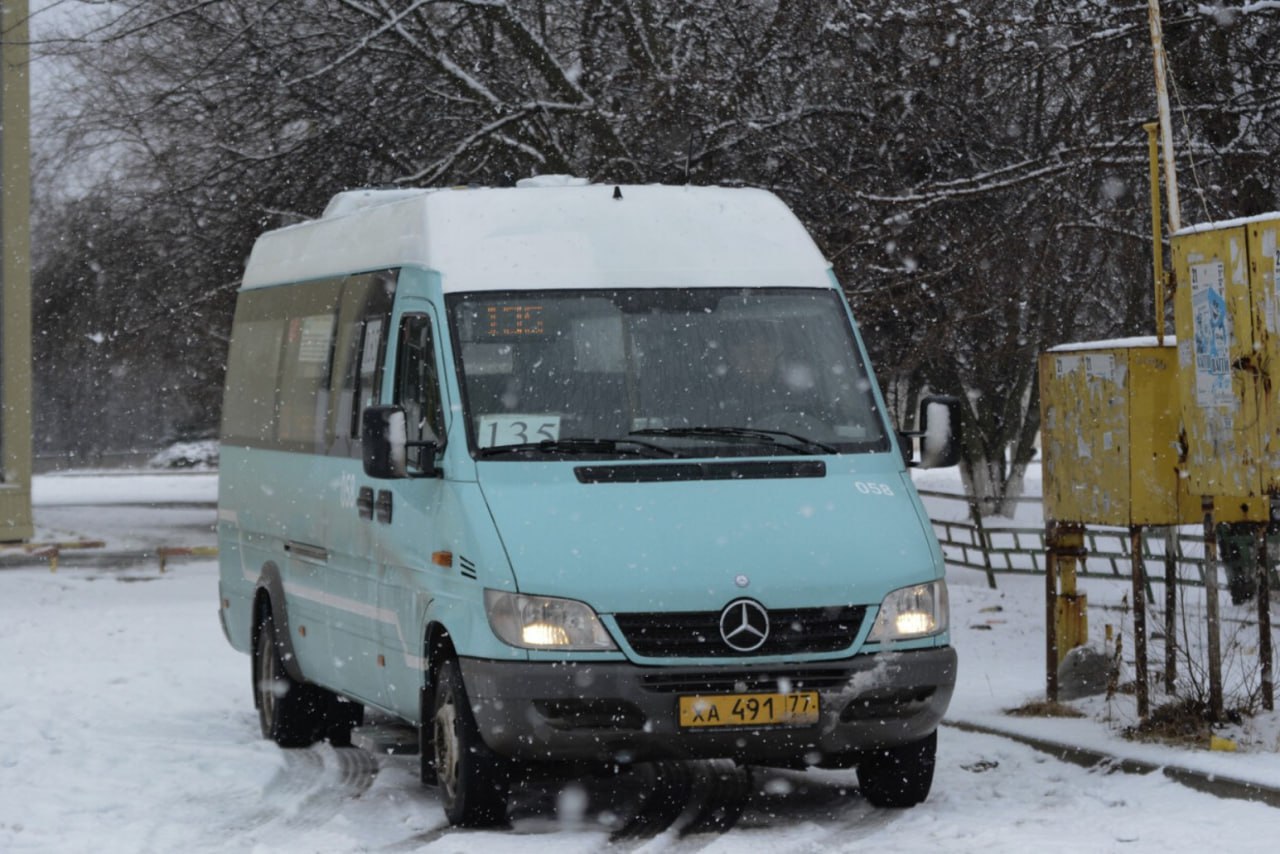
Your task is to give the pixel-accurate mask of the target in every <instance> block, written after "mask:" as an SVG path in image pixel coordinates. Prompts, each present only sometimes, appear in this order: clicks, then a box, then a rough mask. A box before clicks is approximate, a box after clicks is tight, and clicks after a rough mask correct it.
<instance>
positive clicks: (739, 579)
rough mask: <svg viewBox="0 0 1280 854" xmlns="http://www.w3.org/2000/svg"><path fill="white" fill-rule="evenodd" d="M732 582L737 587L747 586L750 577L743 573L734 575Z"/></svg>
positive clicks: (749, 582)
mask: <svg viewBox="0 0 1280 854" xmlns="http://www.w3.org/2000/svg"><path fill="white" fill-rule="evenodd" d="M733 583H734V584H736V585H738V586H739V587H747V586H749V585H750V584H751V579H750V578H747V577H746V576H745V575H736V576H734V578H733Z"/></svg>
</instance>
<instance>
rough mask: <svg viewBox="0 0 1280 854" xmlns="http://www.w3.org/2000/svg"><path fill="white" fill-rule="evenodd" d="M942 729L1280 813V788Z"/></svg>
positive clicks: (1014, 737)
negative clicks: (1156, 776)
mask: <svg viewBox="0 0 1280 854" xmlns="http://www.w3.org/2000/svg"><path fill="white" fill-rule="evenodd" d="M942 725H943V726H947V727H951V728H952V729H958V730H960V731H962V732H974V733H980V734H982V735H994V736H998V737H1000V738H1007V739H1009V740H1010V741H1016V742H1018V743H1020V744H1025V745H1026V746H1027V747H1030V748H1032V749H1034V750H1038V751H1040V752H1041V753H1047V754H1049V755H1050V756H1053V757H1055V758H1057V759H1060V760H1062V761H1064V762H1070V763H1072V764H1074V765H1079V766H1081V767H1082V768H1096V767H1099V766H1101V767H1103V768H1105V769H1106V770H1108V771H1123V772H1124V773H1126V774H1153V773H1155V772H1157V771H1159V772H1160V773H1162V774H1164V776H1166V777H1168V778H1169V779H1170V780H1173V781H1174V782H1175V783H1181V784H1182V785H1184V786H1186V787H1188V788H1190V789H1195V790H1196V791H1199V792H1205V793H1207V794H1210V795H1214V796H1216V797H1219V798H1231V799H1234V800H1239V801H1253V802H1255V803H1261V804H1266V805H1267V806H1271V807H1276V808H1278V809H1280V788H1275V787H1273V786H1267V785H1263V784H1262V783H1253V782H1250V781H1248V780H1240V779H1238V778H1235V777H1224V776H1222V775H1221V774H1210V773H1208V772H1205V771H1197V770H1195V769H1192V768H1184V767H1182V766H1179V765H1168V764H1164V765H1159V764H1156V763H1154V762H1147V761H1145V760H1142V759H1122V758H1120V757H1118V756H1113V755H1112V754H1110V753H1103V752H1101V751H1098V750H1091V749H1089V748H1085V747H1079V746H1077V745H1074V744H1063V743H1062V742H1057V741H1049V740H1048V739H1043V738H1035V737H1033V736H1027V735H1021V734H1019V733H1013V732H1007V731H1005V730H1001V729H996V728H995V727H989V726H982V725H981V724H973V723H967V722H965V721H943V723H942Z"/></svg>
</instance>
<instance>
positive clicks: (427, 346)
mask: <svg viewBox="0 0 1280 854" xmlns="http://www.w3.org/2000/svg"><path fill="white" fill-rule="evenodd" d="M399 334H400V339H399V344H400V346H399V348H398V349H397V358H396V381H395V400H394V401H393V402H394V403H396V404H398V405H399V406H401V407H402V408H403V409H404V412H405V424H406V426H407V429H408V440H409V441H410V442H424V441H426V442H437V443H441V444H442V443H443V442H444V406H443V403H442V401H441V396H440V374H439V370H438V367H437V364H436V349H435V338H434V335H433V332H432V328H431V318H429V317H428V316H427V315H425V314H409V315H405V316H404V318H403V319H401V321H400V333H399ZM410 458H414V455H413V454H410ZM426 462H427V464H428V465H429V464H430V461H426Z"/></svg>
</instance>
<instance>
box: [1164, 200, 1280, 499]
mask: <svg viewBox="0 0 1280 854" xmlns="http://www.w3.org/2000/svg"><path fill="white" fill-rule="evenodd" d="M1248 233H1249V229H1248V228H1247V227H1246V225H1245V224H1243V223H1236V224H1230V223H1228V224H1219V225H1216V226H1201V227H1196V228H1193V229H1187V230H1184V231H1182V232H1179V233H1178V234H1175V235H1174V236H1173V239H1172V243H1173V259H1174V260H1173V264H1174V272H1175V275H1176V277H1177V283H1178V285H1177V292H1176V294H1175V297H1174V318H1175V325H1176V329H1177V335H1178V364H1179V368H1180V371H1179V375H1180V377H1181V382H1180V390H1181V393H1182V421H1183V425H1184V427H1185V429H1186V436H1187V460H1186V474H1187V480H1188V487H1189V488H1190V490H1191V492H1192V493H1193V494H1196V495H1209V496H1221V495H1240V496H1261V495H1265V494H1266V493H1267V489H1268V487H1269V484H1270V482H1271V479H1272V478H1271V477H1270V476H1269V473H1267V472H1264V468H1274V466H1264V460H1263V458H1262V456H1261V448H1262V446H1263V444H1264V443H1263V437H1264V435H1266V434H1268V433H1269V432H1270V431H1269V430H1267V429H1266V426H1265V424H1264V420H1265V415H1266V411H1265V408H1264V407H1260V406H1259V401H1260V399H1261V396H1260V394H1259V392H1260V385H1261V373H1260V372H1261V370H1262V368H1263V364H1264V361H1265V346H1264V342H1263V341H1261V340H1259V339H1258V333H1259V332H1261V331H1262V330H1261V328H1260V327H1259V324H1256V323H1255V309H1256V308H1260V309H1262V315H1264V316H1265V314H1266V313H1267V312H1266V306H1265V305H1261V304H1260V305H1258V306H1256V307H1255V304H1254V299H1253V296H1254V295H1253V293H1252V289H1251V287H1250V280H1251V276H1250V270H1249V267H1250V263H1249V258H1250V254H1251V253H1250V251H1249V239H1248ZM1272 254H1273V255H1274V250H1273V253H1272ZM1271 316H1272V317H1273V318H1274V316H1275V310H1274V309H1272V310H1271ZM1273 408H1274V407H1273ZM1266 444H1272V443H1270V442H1267V443H1266Z"/></svg>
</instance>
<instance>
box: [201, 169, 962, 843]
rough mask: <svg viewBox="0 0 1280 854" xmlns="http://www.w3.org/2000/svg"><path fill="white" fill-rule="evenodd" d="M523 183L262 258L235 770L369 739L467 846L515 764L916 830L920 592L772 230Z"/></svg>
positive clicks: (364, 218) (924, 534)
mask: <svg viewBox="0 0 1280 854" xmlns="http://www.w3.org/2000/svg"><path fill="white" fill-rule="evenodd" d="M530 183H531V185H529V186H521V187H516V188H510V189H441V190H411V191H410V190H397V191H367V192H353V193H344V194H341V195H339V196H337V197H336V198H335V199H334V200H333V202H332V203H331V204H330V206H329V208H328V209H327V210H326V211H325V213H324V215H323V216H322V217H321V218H319V219H317V220H315V221H312V222H305V223H302V224H299V225H294V226H291V227H288V228H283V229H280V230H278V231H272V232H269V233H267V234H264V235H263V236H262V237H261V238H259V240H258V241H257V243H256V245H255V247H254V249H253V252H252V255H251V256H250V258H249V261H248V265H247V269H246V271H245V277H244V283H243V287H242V288H241V290H240V292H239V297H238V303H237V307H236V313H235V322H234V328H233V332H232V341H231V348H230V354H229V359H228V365H227V380H226V395H225V403H224V413H223V425H222V450H221V475H220V487H219V499H218V505H219V506H218V539H219V550H220V561H221V581H220V592H221V618H222V623H223V627H224V629H225V631H226V634H227V637H228V639H229V640H230V642H231V644H232V645H233V646H234V647H235V648H236V649H239V650H242V651H244V652H247V653H249V654H250V655H251V657H252V676H253V686H254V702H255V704H256V705H257V708H258V711H259V716H260V720H261V725H262V731H263V734H264V735H265V736H267V737H270V738H272V739H274V740H275V741H276V742H278V743H279V744H281V745H283V746H300V745H306V744H310V743H312V742H314V741H316V740H318V739H322V738H329V739H331V740H332V741H333V742H334V743H336V744H343V743H347V742H349V740H350V737H351V729H352V727H353V726H358V725H359V724H360V723H361V721H362V717H363V713H364V710H365V708H366V707H369V708H374V709H378V710H380V711H381V712H382V713H389V714H391V715H395V716H398V717H399V718H402V719H403V720H404V721H407V722H409V723H410V724H412V725H414V726H416V727H418V732H419V740H420V746H421V755H422V775H423V778H424V780H426V781H428V782H434V783H438V785H439V787H440V792H441V798H442V801H443V804H444V807H445V810H446V813H447V814H448V817H449V819H450V820H451V821H453V822H455V823H458V824H491V823H501V822H502V821H503V820H504V814H505V808H506V801H507V797H508V792H509V788H510V784H511V781H512V780H513V779H518V778H519V775H520V774H521V773H522V770H527V769H528V768H529V767H530V766H531V765H533V764H541V765H542V766H543V767H544V769H545V768H552V767H570V766H572V767H574V768H581V767H583V766H587V765H594V766H598V767H602V768H603V767H615V768H616V767H617V766H620V765H627V764H630V763H639V762H645V761H648V760H655V759H664V760H678V759H682V758H690V759H694V758H729V759H733V760H736V761H737V762H739V763H748V764H755V765H774V766H787V767H797V768H803V767H806V766H820V767H846V768H847V767H854V766H856V767H857V769H858V772H857V773H858V776H859V781H860V785H861V787H862V790H863V792H864V794H865V795H866V797H867V798H868V799H869V800H870V801H871V802H872V803H875V804H879V805H885V806H910V805H912V804H915V803H917V802H919V801H921V800H923V799H924V798H925V797H926V796H927V794H928V791H929V787H930V784H931V781H932V776H933V764H934V751H935V744H936V740H935V739H936V735H935V733H936V729H937V727H938V723H939V721H940V720H941V719H942V715H943V712H944V711H945V709H946V707H947V703H948V702H949V700H950V698H951V694H952V688H953V686H954V683H955V677H956V655H955V652H954V650H953V649H952V648H951V646H950V640H949V634H948V623H947V620H948V610H947V588H946V584H945V581H944V567H943V561H942V556H941V554H940V551H939V548H938V544H937V541H936V539H935V537H934V535H933V532H932V528H931V526H930V523H929V519H928V518H927V517H926V515H925V512H924V509H923V508H922V506H921V503H920V500H919V498H918V496H917V495H916V492H915V490H914V489H913V487H912V483H911V479H910V477H909V475H908V472H907V466H908V464H909V461H910V458H911V454H912V451H911V449H910V443H911V438H910V437H909V436H908V435H906V434H901V435H899V434H895V433H894V431H893V429H892V428H891V426H890V424H889V423H888V420H887V419H886V413H885V404H884V401H883V400H882V398H881V395H880V391H879V390H878V388H877V387H876V383H875V380H874V379H873V376H872V372H871V368H870V365H869V364H868V360H867V353H866V350H865V348H864V347H863V345H862V342H861V341H860V339H859V333H858V329H857V326H856V324H855V323H854V320H853V317H852V316H851V314H850V312H849V308H848V306H847V304H846V302H845V299H844V296H843V294H842V292H841V289H840V286H839V284H838V283H837V281H836V280H835V277H834V275H833V273H832V269H831V265H830V264H829V263H828V262H827V261H826V260H825V259H824V258H823V256H822V254H821V253H820V252H819V251H818V249H817V247H816V246H815V245H814V243H813V241H812V240H811V239H810V237H809V235H808V234H807V233H806V232H805V230H804V228H803V227H802V226H801V224H800V222H799V221H798V220H797V219H796V217H795V216H794V215H793V214H792V213H791V212H790V211H789V210H788V209H787V207H786V206H785V205H784V204H783V203H782V202H781V201H779V200H778V199H777V198H776V197H775V196H773V195H772V194H770V193H768V192H764V191H760V190H752V189H724V188H699V187H669V186H625V185H624V186H619V187H615V186H612V185H608V186H605V185H587V184H585V182H576V181H573V180H550V181H548V180H542V181H533V182H530ZM955 411H956V410H955V408H954V402H950V403H948V402H945V401H944V402H941V403H939V402H933V403H930V404H928V406H927V412H929V413H930V416H929V417H930V424H929V426H928V428H927V429H923V430H922V433H923V439H922V440H921V444H922V445H923V446H924V447H923V456H924V457H925V459H926V462H927V461H929V460H932V461H933V462H938V463H943V464H953V463H954V459H953V456H954V455H953V453H952V449H953V448H954V446H955V441H954V438H955V437H954V431H953V429H952V428H951V425H952V424H955V423H956V421H955V415H954V413H955ZM922 418H923V415H922ZM915 435H921V434H915Z"/></svg>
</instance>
